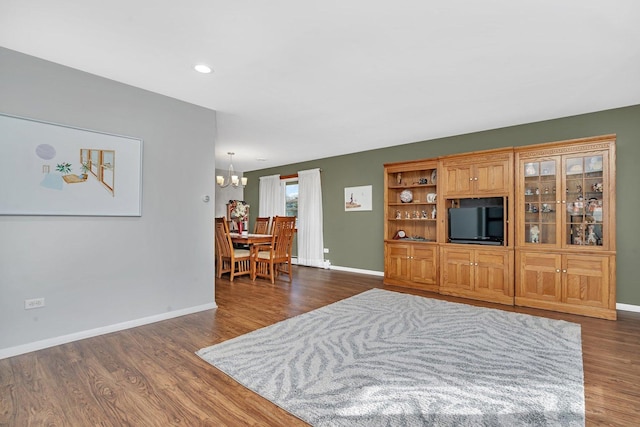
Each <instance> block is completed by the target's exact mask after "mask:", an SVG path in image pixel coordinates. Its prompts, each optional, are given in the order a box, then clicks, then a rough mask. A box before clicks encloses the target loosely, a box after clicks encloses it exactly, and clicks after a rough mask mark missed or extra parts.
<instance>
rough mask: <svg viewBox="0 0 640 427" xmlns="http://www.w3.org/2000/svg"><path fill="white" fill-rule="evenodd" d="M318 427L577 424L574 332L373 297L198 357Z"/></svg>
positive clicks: (474, 310)
mask: <svg viewBox="0 0 640 427" xmlns="http://www.w3.org/2000/svg"><path fill="white" fill-rule="evenodd" d="M197 354H198V355H199V356H200V357H202V358H203V359H204V360H206V361H207V362H209V363H210V364H212V365H213V366H215V367H216V368H218V369H220V370H221V371H223V372H225V373H226V374H228V375H229V376H231V377H232V378H234V379H235V380H236V381H238V382H239V383H240V384H242V385H244V386H245V387H247V388H249V389H250V390H253V391H254V392H256V393H258V394H259V395H261V396H263V397H264V398H266V399H268V400H270V401H271V402H273V403H275V404H276V405H278V406H280V407H281V408H283V409H285V410H286V411H288V412H290V413H292V414H293V415H295V416H297V417H298V418H300V419H302V420H304V421H306V422H308V423H309V424H311V425H314V426H423V425H427V426H430V425H435V426H523V425H534V426H583V425H584V422H585V420H584V386H583V371H582V348H581V336H580V325H578V324H574V323H570V322H565V321H560V320H551V319H546V318H542V317H536V316H530V315H525V314H518V313H511V312H506V311H502V310H497V309H489V308H481V307H474V306H470V305H466V304H457V303H451V302H446V301H441V300H436V299H430V298H423V297H419V296H413V295H407V294H402V293H398V292H391V291H385V290H380V289H372V290H369V291H366V292H364V293H362V294H359V295H356V296H353V297H351V298H347V299H345V300H342V301H339V302H336V303H334V304H331V305H328V306H326V307H323V308H320V309H317V310H314V311H311V312H309V313H305V314H302V315H299V316H296V317H293V318H291V319H287V320H284V321H282V322H279V323H276V324H274V325H271V326H268V327H265V328H262V329H259V330H256V331H253V332H251V333H248V334H246V335H242V336H239V337H237V338H234V339H231V340H228V341H225V342H222V343H220V344H216V345H213V346H211V347H207V348H204V349H202V350H199V351H198V352H197Z"/></svg>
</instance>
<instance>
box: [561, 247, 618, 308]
mask: <svg viewBox="0 0 640 427" xmlns="http://www.w3.org/2000/svg"><path fill="white" fill-rule="evenodd" d="M563 267H564V268H563V273H564V279H565V283H564V298H563V302H565V303H567V304H572V305H579V306H587V307H601V308H608V307H609V257H608V256H599V255H565V261H564V266H563Z"/></svg>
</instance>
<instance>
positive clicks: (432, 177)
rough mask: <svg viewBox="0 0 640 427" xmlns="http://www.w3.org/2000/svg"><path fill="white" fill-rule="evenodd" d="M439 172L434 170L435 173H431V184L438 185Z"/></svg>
mask: <svg viewBox="0 0 640 427" xmlns="http://www.w3.org/2000/svg"><path fill="white" fill-rule="evenodd" d="M437 175H438V170H437V169H434V170H433V172H431V183H432V184H435V183H436V179H437V178H438V176H437Z"/></svg>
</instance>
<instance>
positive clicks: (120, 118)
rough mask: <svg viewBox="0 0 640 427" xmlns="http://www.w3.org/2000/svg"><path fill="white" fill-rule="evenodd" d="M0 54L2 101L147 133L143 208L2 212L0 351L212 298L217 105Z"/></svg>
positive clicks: (98, 126)
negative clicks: (29, 306) (63, 213)
mask: <svg viewBox="0 0 640 427" xmlns="http://www.w3.org/2000/svg"><path fill="white" fill-rule="evenodd" d="M0 64H1V66H0V112H3V113H5V114H11V115H16V116H21V117H29V118H34V119H38V120H44V121H48V122H54V123H60V124H65V125H70V126H75V127H80V128H85V129H91V130H97V131H101V132H107V133H114V134H119V135H127V136H132V137H136V138H140V139H142V140H143V141H144V142H143V166H142V171H143V182H142V216H141V217H124V218H123V217H72V216H69V217H53V216H0V358H1V357H7V356H10V355H12V354H18V353H20V352H24V351H29V350H30V349H35V348H39V347H43V346H46V345H45V344H47V343H55V341H56V340H60V339H64V337H67V338H68V337H78V336H82V335H83V334H85V335H90V334H91V333H92V332H95V331H101V330H102V331H105V330H109V329H117V328H119V327H121V326H123V325H125V326H126V325H132V324H136V323H145V322H148V321H153V320H159V319H160V318H167V317H173V316H175V315H179V314H184V313H186V312H192V311H197V310H202V309H205V308H211V307H215V302H214V272H213V271H214V263H213V216H214V203H212V202H213V201H214V200H215V194H214V191H215V190H214V188H215V185H214V184H215V177H214V171H215V164H214V137H215V112H214V111H212V110H208V109H205V108H201V107H197V106H194V105H192V104H188V103H185V102H181V101H177V100H175V99H172V98H168V97H164V96H161V95H158V94H154V93H151V92H147V91H144V90H141V89H137V88H134V87H131V86H127V85H124V84H121V83H117V82H114V81H112V80H108V79H104V78H101V77H97V76H94V75H90V74H87V73H83V72H80V71H77V70H73V69H70V68H67V67H63V66H60V65H57V64H53V63H50V62H47V61H43V60H40V59H37V58H34V57H30V56H27V55H23V54H20V53H17V52H14V51H11V50H7V49H3V48H0ZM0 143H2V135H0ZM6 161H8V159H0V167H2V163H3V162H6ZM0 185H11V182H2V183H0ZM203 195H209V196H210V197H211V201H210V202H209V203H204V202H203V201H202V196H203ZM38 297H44V298H45V302H46V306H45V307H43V308H39V309H34V310H25V309H24V300H25V299H26V298H38Z"/></svg>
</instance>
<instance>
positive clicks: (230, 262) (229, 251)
mask: <svg viewBox="0 0 640 427" xmlns="http://www.w3.org/2000/svg"><path fill="white" fill-rule="evenodd" d="M215 236H216V251H215V253H216V272H217V277H218V278H221V277H222V275H223V274H224V273H229V275H230V281H232V282H233V278H234V277H236V276H242V275H245V274H251V252H250V251H249V250H248V249H236V248H234V247H233V243H232V242H231V235H230V234H229V225H228V224H227V220H226V219H225V218H224V217H220V218H216V219H215Z"/></svg>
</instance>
